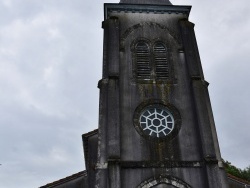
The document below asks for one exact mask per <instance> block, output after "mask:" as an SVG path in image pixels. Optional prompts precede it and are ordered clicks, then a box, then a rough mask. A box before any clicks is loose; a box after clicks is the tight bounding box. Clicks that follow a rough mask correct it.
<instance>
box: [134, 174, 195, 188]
mask: <svg viewBox="0 0 250 188" xmlns="http://www.w3.org/2000/svg"><path fill="white" fill-rule="evenodd" d="M151 187H152V188H158V187H159V188H164V187H169V188H172V187H173V188H176V187H177V188H191V186H190V185H188V184H187V183H186V182H184V181H183V180H181V179H179V178H176V177H174V176H165V175H162V176H159V177H158V178H150V179H148V180H146V181H144V182H142V183H141V184H140V185H138V186H137V188H151Z"/></svg>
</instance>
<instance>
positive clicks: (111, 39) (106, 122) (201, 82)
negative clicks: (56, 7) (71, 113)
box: [89, 0, 228, 188]
mask: <svg viewBox="0 0 250 188" xmlns="http://www.w3.org/2000/svg"><path fill="white" fill-rule="evenodd" d="M190 10H191V7H190V6H174V5H172V4H171V2H170V1H168V0H121V1H120V3H118V4H105V5H104V21H103V23H102V27H103V29H104V46H103V48H104V50H103V75H102V79H101V80H100V81H99V83H98V87H99V89H100V106H99V109H100V110H99V128H98V144H97V145H98V146H97V159H96V163H95V172H93V173H94V174H95V175H93V176H94V179H95V180H94V181H95V184H94V185H89V187H100V188H148V187H155V188H165V187H167V188H175V187H178V188H227V187H228V185H227V178H226V175H225V172H224V169H223V165H222V161H221V156H220V150H219V144H218V140H217V135H216V129H215V124H214V119H213V114H212V109H211V104H210V99H209V94H208V89H207V87H208V82H207V81H205V79H204V75H203V71H202V66H201V62H200V58H199V52H198V47H197V43H196V39H195V34H194V24H193V23H191V22H190V21H189V20H188V16H189V12H190ZM90 160H91V159H90Z"/></svg>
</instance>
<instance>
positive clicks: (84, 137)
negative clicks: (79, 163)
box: [82, 129, 98, 168]
mask: <svg viewBox="0 0 250 188" xmlns="http://www.w3.org/2000/svg"><path fill="white" fill-rule="evenodd" d="M96 134H98V129H95V130H93V131H90V132H88V133H85V134H83V135H82V140H83V152H84V157H85V166H86V168H87V167H88V165H87V164H88V161H89V159H88V151H89V149H88V140H89V137H91V136H93V135H96Z"/></svg>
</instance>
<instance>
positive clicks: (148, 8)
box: [104, 3, 191, 19]
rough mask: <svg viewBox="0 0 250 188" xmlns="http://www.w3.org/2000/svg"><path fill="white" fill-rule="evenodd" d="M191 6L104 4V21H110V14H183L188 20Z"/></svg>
mask: <svg viewBox="0 0 250 188" xmlns="http://www.w3.org/2000/svg"><path fill="white" fill-rule="evenodd" d="M190 10H191V6H173V5H147V4H117V3H105V4H104V19H108V18H109V16H110V13H114V12H117V13H120V12H125V13H148V14H150V13H151V14H183V15H184V16H186V17H187V18H188V16H189V13H190Z"/></svg>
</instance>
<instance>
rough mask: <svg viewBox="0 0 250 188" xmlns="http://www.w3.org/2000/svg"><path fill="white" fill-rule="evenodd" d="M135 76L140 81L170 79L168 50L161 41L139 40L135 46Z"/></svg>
mask: <svg viewBox="0 0 250 188" xmlns="http://www.w3.org/2000/svg"><path fill="white" fill-rule="evenodd" d="M133 47H134V53H133V56H134V58H133V61H134V76H135V78H136V79H138V80H145V81H147V80H153V81H158V80H159V81H164V80H169V79H170V71H169V69H170V66H169V57H168V49H167V47H166V45H165V44H164V43H163V42H161V41H156V42H154V43H153V42H150V41H149V40H146V39H141V40H137V41H136V43H135V44H134V45H133Z"/></svg>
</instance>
